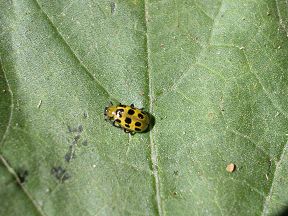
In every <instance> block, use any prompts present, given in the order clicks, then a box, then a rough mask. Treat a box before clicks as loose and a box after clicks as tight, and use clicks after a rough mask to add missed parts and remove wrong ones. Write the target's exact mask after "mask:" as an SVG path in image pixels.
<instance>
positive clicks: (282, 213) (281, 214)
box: [276, 206, 288, 216]
mask: <svg viewBox="0 0 288 216" xmlns="http://www.w3.org/2000/svg"><path fill="white" fill-rule="evenodd" d="M286 215H288V206H286V207H285V208H283V209H282V211H280V212H279V213H278V214H276V216H286Z"/></svg>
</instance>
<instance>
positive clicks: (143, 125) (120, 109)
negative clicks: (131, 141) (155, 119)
mask: <svg viewBox="0 0 288 216" xmlns="http://www.w3.org/2000/svg"><path fill="white" fill-rule="evenodd" d="M104 115H105V118H106V120H110V121H111V122H112V124H113V126H115V127H119V128H123V129H124V132H126V133H130V134H134V133H139V132H145V131H146V130H147V129H148V127H149V124H150V117H149V114H148V113H147V112H145V111H143V109H139V108H136V107H135V106H134V104H131V105H130V106H129V105H122V104H119V105H113V104H111V105H110V106H108V107H105V110H104Z"/></svg>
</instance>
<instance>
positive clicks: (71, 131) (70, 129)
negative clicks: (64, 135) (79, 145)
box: [68, 125, 78, 133]
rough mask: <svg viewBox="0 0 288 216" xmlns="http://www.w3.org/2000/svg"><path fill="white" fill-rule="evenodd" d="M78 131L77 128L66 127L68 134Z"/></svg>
mask: <svg viewBox="0 0 288 216" xmlns="http://www.w3.org/2000/svg"><path fill="white" fill-rule="evenodd" d="M77 131H78V128H72V127H70V126H69V125H68V132H69V133H73V132H77Z"/></svg>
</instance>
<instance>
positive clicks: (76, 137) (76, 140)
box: [74, 134, 81, 143]
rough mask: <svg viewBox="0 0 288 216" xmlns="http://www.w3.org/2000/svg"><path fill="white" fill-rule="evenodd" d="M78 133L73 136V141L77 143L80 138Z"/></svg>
mask: <svg viewBox="0 0 288 216" xmlns="http://www.w3.org/2000/svg"><path fill="white" fill-rule="evenodd" d="M80 137H81V136H80V134H78V135H76V136H75V137H74V141H75V143H77V142H78V140H79V139H80Z"/></svg>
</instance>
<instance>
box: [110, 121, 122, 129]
mask: <svg viewBox="0 0 288 216" xmlns="http://www.w3.org/2000/svg"><path fill="white" fill-rule="evenodd" d="M112 125H113V126H114V127H118V128H120V127H121V126H120V125H119V124H116V121H113V122H112Z"/></svg>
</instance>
